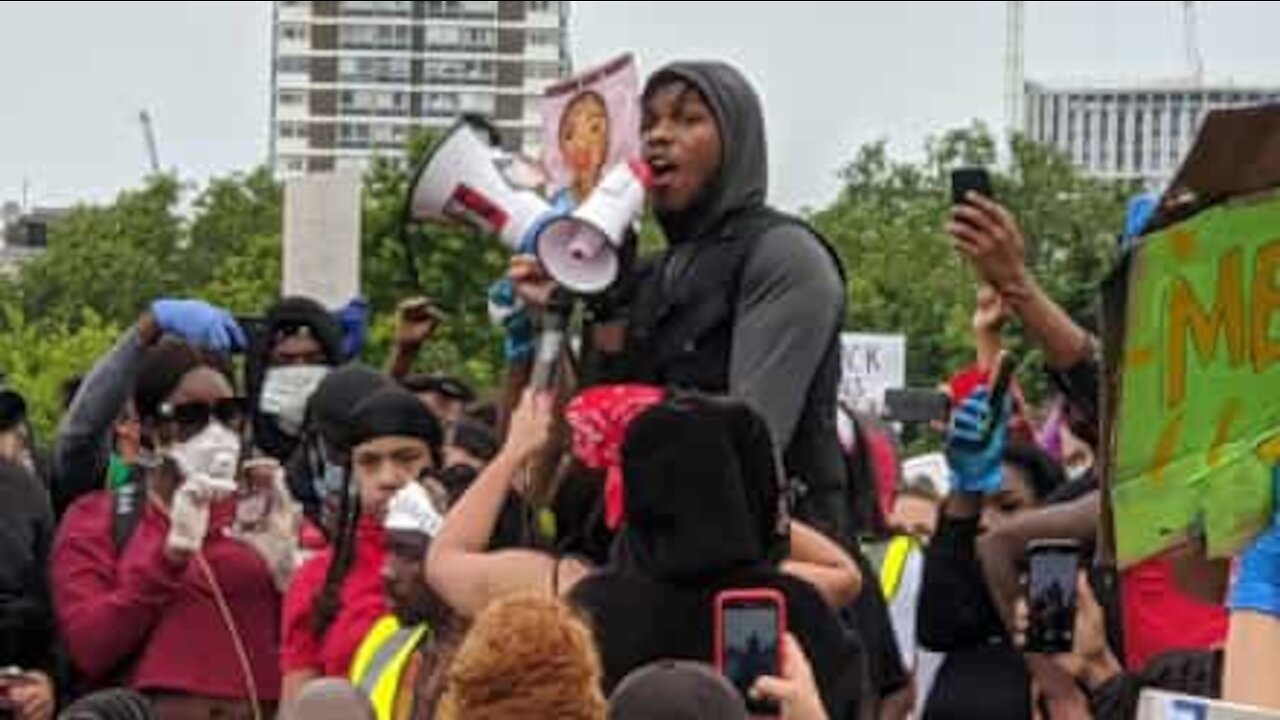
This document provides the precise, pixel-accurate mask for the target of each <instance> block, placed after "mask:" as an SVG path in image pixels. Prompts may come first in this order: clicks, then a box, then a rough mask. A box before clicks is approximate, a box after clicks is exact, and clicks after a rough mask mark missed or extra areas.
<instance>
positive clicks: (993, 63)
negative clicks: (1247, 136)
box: [0, 0, 1280, 207]
mask: <svg viewBox="0 0 1280 720" xmlns="http://www.w3.org/2000/svg"><path fill="white" fill-rule="evenodd" d="M1004 5H1005V3H1002V2H969V3H935V2H894V3H888V2H843V3H834V2H823V3H818V2H786V3H782V2H733V3H710V2H657V1H650V2H620V1H618V0H610V1H609V2H602V1H600V0H581V1H579V2H575V3H574V9H573V25H572V33H573V38H572V44H573V48H574V57H575V61H576V62H577V63H578V66H579V67H583V66H586V65H589V64H592V63H594V62H596V61H599V60H603V59H605V58H607V57H610V56H612V55H614V54H617V53H619V52H622V51H625V50H631V51H633V52H635V53H636V54H637V55H638V56H639V58H640V60H641V62H642V69H643V70H644V71H646V72H647V71H648V70H652V69H653V68H655V67H656V66H657V65H658V64H660V63H662V62H665V61H667V60H671V59H677V58H680V59H691V58H721V59H728V60H731V61H734V62H736V63H737V64H738V65H739V66H740V67H741V68H742V69H743V70H744V71H745V72H746V73H747V74H748V76H749V77H751V79H752V80H753V81H754V83H755V84H756V86H757V89H758V90H759V91H760V93H761V95H762V96H763V98H764V101H765V110H766V115H767V118H766V119H767V122H768V125H769V139H770V151H771V160H772V185H773V194H774V198H775V200H777V201H778V202H779V203H780V204H782V205H784V206H788V207H794V206H798V205H811V206H816V205H821V204H823V203H825V202H826V201H828V200H829V199H830V198H831V196H832V195H833V193H834V192H835V191H836V189H837V187H838V183H837V180H836V178H835V171H836V170H837V169H838V168H839V167H840V166H841V165H842V164H844V163H845V162H847V161H848V160H849V159H850V158H851V157H852V155H853V151H854V150H855V149H856V148H857V146H858V145H859V144H861V143H863V142H867V141H870V140H874V139H877V138H888V139H889V140H890V141H891V143H892V147H893V148H894V150H895V152H897V153H899V154H908V155H915V154H918V153H919V148H920V147H921V144H922V143H923V141H924V139H925V137H927V136H928V135H930V134H937V133H940V132H942V131H944V130H946V129H948V128H951V127H955V126H958V125H963V124H966V123H967V122H968V121H969V120H971V119H974V118H980V119H983V120H985V121H987V122H988V124H990V125H991V126H992V127H996V128H998V127H999V126H1000V123H1001V118H1002V117H1003V106H1002V102H1003V78H1004V72H1003V57H1004ZM1198 5H1199V6H1200V9H1199V35H1200V44H1201V48H1202V54H1203V56H1204V61H1205V66H1206V69H1207V74H1208V77H1209V78H1210V79H1211V80H1212V79H1223V78H1231V79H1234V80H1236V81H1238V82H1255V83H1270V84H1276V85H1280V43H1276V42H1275V32H1274V29H1275V28H1278V27H1280V3H1265V2H1202V3H1198ZM1180 6H1181V3H1176V2H1143V3H1139V2H1029V3H1027V32H1026V39H1027V50H1026V63H1027V75H1028V76H1029V77H1030V78H1032V79H1061V78H1090V79H1124V78H1133V79H1135V80H1139V79H1150V78H1168V77H1171V76H1176V75H1183V74H1185V73H1186V64H1185V62H1184V60H1183V57H1184V53H1183V44H1182V13H1181V10H1180ZM1268 29H1271V32H1267V30H1268ZM269 38H270V4H269V3H268V2H262V1H256V2H167V3H162V2H147V3H142V2H4V3H0V88H2V91H3V92H2V94H0V201H3V200H10V199H12V200H17V199H19V198H20V196H21V193H22V187H23V182H24V179H25V180H27V181H28V182H29V183H30V189H31V200H32V202H33V203H35V204H60V203H69V202H75V201H77V200H97V199H104V198H109V197H111V196H112V195H114V194H115V193H116V192H118V191H119V190H120V189H122V188H126V187H129V186H132V185H134V184H136V183H137V182H138V181H139V180H140V179H141V178H142V177H143V175H144V174H145V172H146V170H147V160H146V151H145V148H144V145H143V141H142V136H141V131H140V129H139V125H138V121H137V113H138V111H139V110H140V109H142V108H147V109H149V110H150V111H151V113H152V115H153V116H154V118H155V122H156V128H157V135H158V138H159V146H160V153H161V159H162V162H163V164H164V165H165V166H166V167H170V168H176V169H178V170H179V172H180V173H181V175H182V176H183V177H184V178H187V179H191V180H203V179H205V178H207V177H208V176H209V175H210V174H216V173H223V172H227V171H230V170H235V169H247V168H249V167H251V166H253V165H254V164H256V163H259V162H261V161H263V160H264V159H265V157H266V148H267V135H268V128H267V117H268V99H269V93H270V90H269V66H270V57H269Z"/></svg>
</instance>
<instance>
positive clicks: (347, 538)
mask: <svg viewBox="0 0 1280 720" xmlns="http://www.w3.org/2000/svg"><path fill="white" fill-rule="evenodd" d="M346 470H347V471H346V473H344V477H343V481H342V494H341V496H340V497H339V500H338V514H337V517H336V518H334V524H333V537H332V540H333V560H332V561H331V562H330V563H329V569H328V571H327V572H326V573H325V576H324V586H323V587H321V588H320V592H319V594H317V595H316V597H315V600H313V601H312V603H311V633H312V635H314V636H315V637H316V639H323V638H324V636H325V635H326V634H328V632H329V628H330V626H332V625H333V621H334V620H336V619H337V617H338V613H339V612H340V611H341V610H342V583H343V582H344V581H345V580H346V579H347V574H348V573H350V572H351V566H352V564H353V563H354V562H355V557H356V531H357V529H358V527H359V525H360V486H359V484H358V483H357V482H356V481H355V478H353V477H352V470H351V464H350V462H348V463H347V468H346Z"/></svg>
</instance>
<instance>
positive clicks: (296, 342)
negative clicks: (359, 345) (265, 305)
mask: <svg viewBox="0 0 1280 720" xmlns="http://www.w3.org/2000/svg"><path fill="white" fill-rule="evenodd" d="M344 358H345V355H344V352H343V334H342V327H341V326H340V325H339V324H338V321H337V320H335V319H334V318H333V316H332V315H330V314H329V312H328V311H326V310H325V309H324V308H323V307H321V306H320V304H319V303H317V302H315V301H314V300H310V299H308V298H301V297H292V298H285V299H284V300H281V301H280V302H279V303H277V304H276V305H275V306H274V307H273V308H271V310H269V311H268V312H267V315H266V317H265V318H264V319H263V322H262V325H261V327H260V328H258V330H257V331H256V332H255V333H254V337H253V338H252V345H251V347H250V349H249V354H248V357H247V359H246V362H245V376H246V382H245V385H246V390H247V391H248V396H249V402H250V403H251V408H250V409H251V411H252V419H253V422H252V431H253V443H254V446H255V448H256V449H257V450H258V451H261V452H262V453H264V454H265V455H267V456H269V457H273V458H275V459H277V460H279V461H280V462H281V463H288V462H289V461H290V459H291V458H292V457H293V455H294V453H295V452H296V451H297V449H298V446H299V442H300V439H301V436H302V429H303V421H304V420H305V417H306V409H307V401H308V400H309V399H310V398H311V395H312V394H313V393H315V390H316V388H317V387H318V386H319V385H320V382H321V381H323V380H324V378H325V377H326V376H327V375H328V374H329V372H330V370H332V369H333V368H334V367H337V366H338V365H339V364H341V363H342V362H343V360H344Z"/></svg>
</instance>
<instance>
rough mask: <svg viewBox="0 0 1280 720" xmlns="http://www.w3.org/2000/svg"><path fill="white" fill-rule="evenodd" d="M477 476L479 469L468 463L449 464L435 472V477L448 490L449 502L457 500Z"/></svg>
mask: <svg viewBox="0 0 1280 720" xmlns="http://www.w3.org/2000/svg"><path fill="white" fill-rule="evenodd" d="M479 476H480V471H479V470H477V469H475V468H474V467H471V466H470V465H450V466H449V467H447V468H445V469H443V470H439V471H437V472H436V473H435V477H436V479H437V480H439V481H440V484H441V485H444V488H445V490H447V491H448V492H449V502H450V504H452V503H454V502H457V500H458V498H460V497H462V493H464V492H466V491H467V488H469V487H471V484H472V483H474V482H475V481H476V478H477V477H479Z"/></svg>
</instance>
